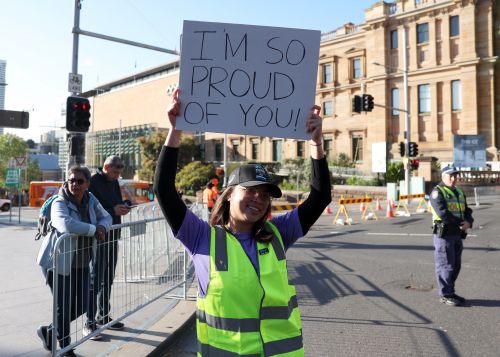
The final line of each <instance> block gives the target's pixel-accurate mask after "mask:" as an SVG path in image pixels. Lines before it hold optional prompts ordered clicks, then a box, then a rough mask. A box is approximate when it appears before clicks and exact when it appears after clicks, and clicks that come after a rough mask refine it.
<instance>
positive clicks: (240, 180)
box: [227, 164, 281, 198]
mask: <svg viewBox="0 0 500 357" xmlns="http://www.w3.org/2000/svg"><path fill="white" fill-rule="evenodd" d="M227 185H228V186H236V185H240V186H243V187H250V186H258V185H266V186H267V187H269V193H270V194H271V196H273V197H275V198H279V197H281V190H280V188H279V187H278V186H277V185H275V184H273V183H271V180H270V178H269V174H268V173H267V171H266V169H265V168H264V166H262V165H259V164H247V165H241V166H240V167H238V168H236V169H234V170H233V172H231V175H230V176H229V180H228V183H227Z"/></svg>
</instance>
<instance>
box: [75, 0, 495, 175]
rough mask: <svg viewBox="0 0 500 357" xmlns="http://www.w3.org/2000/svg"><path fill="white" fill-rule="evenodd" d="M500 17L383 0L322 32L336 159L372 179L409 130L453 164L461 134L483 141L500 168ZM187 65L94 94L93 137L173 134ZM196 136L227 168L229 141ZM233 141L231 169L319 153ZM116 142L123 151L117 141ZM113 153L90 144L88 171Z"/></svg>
mask: <svg viewBox="0 0 500 357" xmlns="http://www.w3.org/2000/svg"><path fill="white" fill-rule="evenodd" d="M499 11H500V9H499V5H498V4H497V3H496V1H495V0H397V1H394V2H391V3H385V2H377V3H374V5H373V6H372V7H371V8H369V9H366V10H365V21H364V22H363V23H362V24H358V25H354V24H351V23H348V24H346V25H344V26H342V27H341V28H338V29H336V30H334V31H331V32H328V33H324V34H322V39H321V44H320V58H319V68H318V78H317V88H316V103H317V104H319V105H321V107H322V116H323V118H324V125H323V126H324V130H323V131H324V147H325V150H326V153H327V156H328V158H329V159H330V160H333V159H335V158H336V157H338V155H339V154H341V153H344V154H346V155H347V156H348V157H350V158H351V160H352V161H353V162H355V163H356V165H357V167H358V168H359V169H360V170H362V171H364V172H366V173H369V172H370V171H371V162H372V144H374V143H379V144H380V143H385V145H386V154H387V158H388V159H389V160H391V159H395V160H399V159H400V155H399V145H398V144H399V143H400V142H402V141H404V131H405V130H407V131H408V132H409V134H410V139H411V141H414V142H416V143H418V144H419V153H420V155H424V156H427V157H431V156H432V157H436V158H438V159H439V160H440V161H452V159H453V134H458V135H466V134H474V135H475V134H481V135H483V136H484V138H485V142H486V145H487V160H498V147H499V143H498V140H500V127H499V126H500V125H499V124H500V123H498V120H499V118H500V105H499V104H498V103H500V74H499V73H500V61H499V59H498V56H499V54H500V16H499ZM403 36H405V37H403ZM404 40H406V41H404ZM403 43H406V48H403ZM405 54H406V62H407V68H406V77H407V79H408V81H407V85H405V81H404V77H405V72H404V69H405V68H404V58H405V57H404V56H405ZM178 67H179V64H178V62H172V63H169V64H166V65H163V66H160V67H157V68H153V69H151V70H149V71H144V72H141V73H138V74H135V75H133V76H130V77H127V78H124V79H121V80H118V81H114V82H112V83H109V84H107V85H104V86H101V87H99V88H96V89H94V90H92V91H90V92H87V93H84V95H86V96H88V97H91V100H92V102H93V105H92V111H93V112H92V128H91V133H89V135H88V137H98V136H99V135H107V134H104V133H105V132H107V131H110V130H111V131H115V132H116V130H119V128H120V127H121V128H122V130H128V128H134V127H137V126H139V127H140V126H144V125H145V126H147V127H148V128H159V129H162V128H165V129H166V128H168V121H167V119H166V115H165V109H166V107H167V105H168V103H169V102H170V100H171V99H170V95H171V93H172V92H173V90H174V89H175V87H176V86H177V83H178V76H179V70H178ZM405 92H407V93H408V106H407V108H406V109H408V110H407V111H408V115H409V120H408V121H407V118H406V115H405V112H404V109H405V107H406V105H405V104H406V102H405ZM362 93H369V94H371V95H372V96H373V97H374V98H375V104H376V106H375V108H374V110H373V111H371V112H362V113H360V114H358V113H355V112H353V110H352V98H353V96H354V95H360V94H362ZM407 123H408V127H407V128H406V126H407V125H406V124H407ZM134 130H135V129H131V132H134ZM131 135H132V136H130V138H131V139H130V140H133V135H135V134H131ZM194 135H195V137H196V140H197V143H198V144H199V147H200V148H201V149H202V157H204V158H205V160H206V161H215V162H222V161H223V152H224V150H223V149H224V135H223V134H217V133H204V134H200V133H197V134H196V133H194ZM227 139H228V140H227V145H228V147H227V150H228V151H227V152H228V160H229V161H247V160H255V161H282V160H284V159H287V158H297V157H308V155H309V152H308V150H309V148H308V145H306V143H305V142H304V141H300V140H299V141H297V140H292V139H281V138H272V137H256V136H251V135H233V134H228V135H227ZM110 140H111V141H113V145H114V146H116V133H115V134H114V136H113V138H111V139H110ZM94 141H95V140H94ZM106 141H107V139H106ZM88 142H89V140H88ZM90 142H92V140H90ZM131 147H132V146H131ZM89 150H90V151H92V150H93V151H92V152H90V151H89ZM103 150H107V149H104V148H103V149H101V148H98V146H96V145H95V144H88V145H87V163H88V164H89V165H90V166H95V165H97V166H99V165H100V164H102V162H99V161H102V160H103V157H104V156H105V154H103V152H104V151H103ZM113 150H116V148H114V149H113ZM131 150H135V151H134V152H135V154H134V155H138V156H134V158H133V159H131V161H134V160H135V161H134V162H135V163H136V164H137V163H139V164H138V165H140V153H139V154H137V148H136V147H134V148H133V149H131ZM108 151H109V150H108ZM108 151H106V152H108ZM131 154H132V152H131ZM89 159H90V160H93V161H90V160H89Z"/></svg>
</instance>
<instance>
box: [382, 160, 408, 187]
mask: <svg viewBox="0 0 500 357" xmlns="http://www.w3.org/2000/svg"><path fill="white" fill-rule="evenodd" d="M404 177H405V169H404V165H403V163H402V162H391V163H389V167H388V168H387V173H386V182H399V181H401V180H404Z"/></svg>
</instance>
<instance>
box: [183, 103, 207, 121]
mask: <svg viewBox="0 0 500 357" xmlns="http://www.w3.org/2000/svg"><path fill="white" fill-rule="evenodd" d="M191 107H192V109H190V108H191ZM197 108H198V109H199V111H197V110H196V109H197ZM203 117H204V115H203V107H202V106H201V105H200V103H197V102H189V103H188V104H187V105H186V108H185V109H184V119H185V120H186V122H188V123H189V124H199V123H201V122H202V120H203ZM193 118H196V119H193Z"/></svg>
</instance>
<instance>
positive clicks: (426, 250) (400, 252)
mask: <svg viewBox="0 0 500 357" xmlns="http://www.w3.org/2000/svg"><path fill="white" fill-rule="evenodd" d="M482 201H483V202H484V203H482V205H481V207H479V208H475V207H472V208H473V209H474V216H475V220H476V221H475V224H474V228H473V229H472V231H471V232H470V234H469V236H468V238H467V240H466V241H465V247H464V253H463V263H462V272H461V274H460V276H459V279H458V281H457V286H456V288H457V293H459V294H460V295H463V296H465V297H466V298H467V299H468V302H467V304H466V305H465V306H463V307H449V306H446V305H444V304H441V303H439V301H438V297H437V291H436V287H435V286H436V282H435V276H434V260H433V259H434V258H433V246H432V237H431V235H430V225H431V223H430V221H431V216H430V214H428V213H426V214H413V215H412V216H410V217H396V218H385V217H384V216H385V212H384V213H383V212H379V213H382V216H383V217H381V218H380V220H378V221H366V222H363V223H359V218H360V217H359V216H360V214H359V212H357V213H355V211H356V209H355V208H357V207H355V208H354V206H353V207H352V209H350V211H352V216H353V220H354V222H358V223H355V224H353V225H352V226H336V225H333V224H332V221H333V215H323V216H322V217H321V218H320V219H319V221H318V223H317V224H316V225H315V226H314V227H313V229H312V230H311V231H310V232H309V233H308V235H307V236H306V237H305V238H303V239H301V240H300V241H299V242H298V243H297V244H296V245H295V246H294V248H292V249H291V250H290V251H289V252H288V253H287V256H288V265H289V270H290V279H291V281H292V282H293V283H294V284H295V285H296V288H297V294H298V298H299V306H300V310H301V314H302V323H303V335H304V344H305V351H306V356H440V357H442V356H483V357H486V356H499V355H500V352H499V349H500V334H499V332H498V331H499V330H500V282H499V276H500V229H499V228H500V224H499V223H498V217H499V216H500V205H498V204H499V203H500V197H484V198H483V199H482ZM332 209H333V212H334V213H335V207H332ZM195 351H196V332H195V329H194V326H190V327H189V328H188V329H187V330H186V332H185V333H184V334H183V335H181V337H180V338H179V339H178V341H177V343H175V344H174V345H172V346H171V347H170V349H169V351H167V352H165V354H164V356H169V357H172V356H176V357H188V356H194V355H195Z"/></svg>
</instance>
